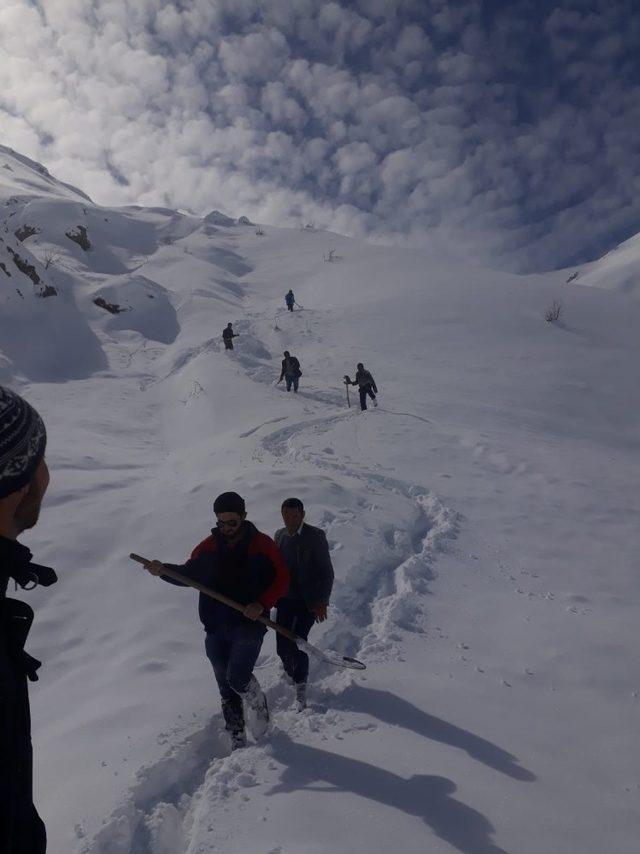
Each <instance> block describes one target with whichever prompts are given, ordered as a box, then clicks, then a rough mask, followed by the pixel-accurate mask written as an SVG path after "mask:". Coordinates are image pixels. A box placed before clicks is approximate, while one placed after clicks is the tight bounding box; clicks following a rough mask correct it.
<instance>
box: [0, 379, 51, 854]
mask: <svg viewBox="0 0 640 854" xmlns="http://www.w3.org/2000/svg"><path fill="white" fill-rule="evenodd" d="M46 442H47V435H46V431H45V428H44V424H43V423H42V419H41V418H40V416H39V415H38V413H37V412H36V411H35V409H33V408H32V407H31V406H30V405H29V404H28V403H27V402H26V401H25V400H23V399H22V398H21V397H19V396H18V395H17V394H15V393H14V392H12V391H10V390H9V389H7V388H4V387H3V386H0V852H2V854H43V852H44V851H46V847H47V834H46V831H45V827H44V823H43V822H42V819H41V818H40V816H39V815H38V813H37V811H36V808H35V806H34V804H33V756H32V749H31V717H30V710H29V692H28V689H27V680H28V679H29V680H31V681H32V682H34V681H36V680H37V678H38V676H37V673H36V671H37V670H38V668H39V667H40V662H39V661H36V659H35V658H32V657H31V656H30V655H29V654H28V653H26V652H25V650H24V645H25V642H26V640H27V635H28V634H29V629H30V628H31V622H32V620H33V611H32V609H31V608H30V607H29V606H28V605H27V604H25V603H24V602H20V601H18V600H17V599H9V598H7V595H6V593H7V586H8V583H9V580H10V579H12V580H14V581H15V582H16V583H17V584H18V585H19V586H20V587H22V588H23V589H29V588H31V587H35V586H37V585H38V584H42V585H43V586H48V585H50V584H53V583H54V582H55V581H56V580H57V578H56V574H55V572H54V571H53V570H52V569H50V568H49V567H46V566H39V565H38V564H35V563H32V562H31V552H30V551H29V549H28V548H26V546H23V545H21V544H20V543H19V542H18V537H19V535H20V534H21V533H22V532H23V531H25V530H27V529H28V528H32V527H33V526H34V525H35V524H36V522H37V521H38V515H39V513H40V505H41V503H42V498H43V496H44V494H45V492H46V490H47V486H48V485H49V470H48V468H47V464H46V463H45V460H44V452H45V447H46Z"/></svg>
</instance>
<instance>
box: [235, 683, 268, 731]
mask: <svg viewBox="0 0 640 854" xmlns="http://www.w3.org/2000/svg"><path fill="white" fill-rule="evenodd" d="M241 696H242V699H243V701H244V703H245V705H246V712H247V722H248V724H249V729H250V730H251V734H252V735H253V737H254V738H256V739H257V738H261V737H262V736H263V735H264V734H265V732H266V731H267V727H268V726H269V707H268V706H267V698H266V697H265V695H264V691H263V690H262V688H261V687H260V683H259V682H258V680H257V679H256V677H255V676H252V677H251V681H250V682H249V684H248V685H247V689H246V691H244V692H243V693H242V695H241Z"/></svg>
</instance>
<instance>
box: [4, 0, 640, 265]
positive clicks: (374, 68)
mask: <svg viewBox="0 0 640 854" xmlns="http://www.w3.org/2000/svg"><path fill="white" fill-rule="evenodd" d="M504 6H505V8H504V9H502V11H496V12H495V13H494V15H493V17H487V16H486V15H485V16H483V14H482V9H483V6H482V5H481V4H478V3H476V2H474V0H468V2H460V3H453V2H447V0H358V2H346V0H342V1H341V2H338V0H335V2H321V0H271V2H269V3H263V2H260V0H174V2H169V0H101V2H100V3H95V2H94V0H39V2H37V3H36V2H31V0H4V2H3V4H2V6H1V7H0V56H2V57H3V59H2V61H1V62H0V127H1V136H0V141H2V142H3V143H4V144H7V145H10V146H12V147H14V148H16V149H17V150H19V151H22V152H23V153H25V154H26V155H28V156H30V157H33V158H34V159H38V160H41V161H43V162H45V163H46V165H47V166H48V167H49V168H50V170H51V171H52V172H53V173H54V174H56V175H58V176H59V177H60V178H62V179H63V180H67V181H70V182H73V183H75V184H77V185H79V186H81V187H82V188H83V189H84V190H86V191H87V192H88V193H89V194H90V195H92V196H93V197H94V198H95V200H96V201H98V202H103V203H105V204H106V203H108V204H118V203H139V204H165V205H172V206H175V207H185V208H189V209H191V210H196V211H200V212H206V211H208V210H210V209H211V208H214V207H215V208H220V209H223V210H227V211H229V212H230V213H235V214H239V213H246V214H248V215H249V216H251V217H252V218H255V219H263V220H264V221H274V222H275V221H277V222H279V223H282V224H295V223H297V222H299V221H300V220H301V219H305V220H314V221H315V222H316V223H317V224H318V225H326V226H328V227H332V228H336V229H340V230H345V231H348V232H350V233H352V234H358V235H363V234H369V235H372V236H374V237H376V238H379V239H387V240H409V241H415V242H418V243H419V244H420V245H423V246H424V245H430V244H431V245H433V246H438V247H440V248H444V249H447V250H450V251H458V252H464V253H466V254H473V255H474V256H475V257H476V258H478V260H481V261H490V262H493V263H500V264H504V265H510V266H512V267H521V268H522V267H533V268H539V267H541V266H551V265H554V264H559V263H566V262H568V261H569V260H573V259H577V258H579V257H586V256H587V255H589V254H597V253H598V252H600V251H602V250H603V249H605V248H607V247H608V246H609V245H610V243H611V241H612V240H613V239H614V238H616V237H617V238H622V237H623V236H627V235H628V234H630V233H631V232H632V231H634V230H635V229H637V227H638V225H637V223H638V222H639V221H640V216H639V215H640V195H639V194H638V189H639V187H638V154H637V144H636V128H637V127H638V126H639V124H640V99H639V98H638V93H639V87H640V72H639V70H638V55H639V48H640V23H639V22H638V18H637V16H636V15H634V14H633V2H632V0H618V2H617V3H614V4H611V3H607V2H605V0H559V2H556V3H553V4H552V3H547V2H544V3H542V2H541V3H540V4H535V5H532V4H531V3H530V2H529V0H514V2H513V3H511V4H504ZM485 11H486V10H485Z"/></svg>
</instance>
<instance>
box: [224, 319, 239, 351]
mask: <svg viewBox="0 0 640 854" xmlns="http://www.w3.org/2000/svg"><path fill="white" fill-rule="evenodd" d="M237 337H238V336H237V335H236V333H235V332H234V331H233V326H232V325H231V323H227V325H226V327H225V328H224V329H223V330H222V340H223V341H224V349H225V350H233V339H234V338H237Z"/></svg>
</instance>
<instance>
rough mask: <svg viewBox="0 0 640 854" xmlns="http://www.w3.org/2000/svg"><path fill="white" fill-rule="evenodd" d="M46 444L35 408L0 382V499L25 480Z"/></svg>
mask: <svg viewBox="0 0 640 854" xmlns="http://www.w3.org/2000/svg"><path fill="white" fill-rule="evenodd" d="M46 444H47V432H46V430H45V428H44V424H43V423H42V418H40V416H39V415H38V413H37V412H36V411H35V409H34V408H33V407H32V406H30V405H29V404H28V403H27V401H26V400H24V399H23V398H22V397H20V395H18V394H16V393H15V392H14V391H10V390H9V389H8V388H5V386H1V385H0V498H6V497H7V495H11V493H12V492H17V490H18V489H21V488H22V487H23V486H26V485H27V484H28V483H29V481H30V480H31V477H32V476H33V473H34V472H35V470H36V468H37V467H38V464H39V462H40V460H41V459H42V458H43V456H44V449H45V447H46Z"/></svg>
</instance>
